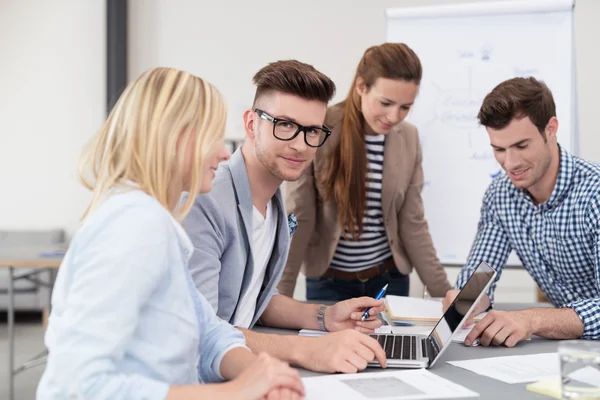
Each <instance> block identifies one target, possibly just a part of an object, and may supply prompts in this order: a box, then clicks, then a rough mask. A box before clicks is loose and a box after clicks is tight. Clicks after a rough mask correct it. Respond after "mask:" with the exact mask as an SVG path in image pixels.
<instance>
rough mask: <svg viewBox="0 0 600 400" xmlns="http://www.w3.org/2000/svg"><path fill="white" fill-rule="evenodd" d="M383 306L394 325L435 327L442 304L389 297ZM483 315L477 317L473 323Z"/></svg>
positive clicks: (414, 298)
mask: <svg viewBox="0 0 600 400" xmlns="http://www.w3.org/2000/svg"><path fill="white" fill-rule="evenodd" d="M385 304H386V309H387V312H388V313H389V316H390V319H391V320H392V322H393V324H394V325H435V324H436V323H437V322H438V321H439V319H440V318H441V317H442V315H443V308H442V307H443V306H442V303H441V302H440V301H437V300H427V299H419V298H416V297H405V296H393V295H389V296H386V297H385ZM484 315H485V314H480V315H478V316H477V317H475V321H479V320H480V319H481V318H483V316H484Z"/></svg>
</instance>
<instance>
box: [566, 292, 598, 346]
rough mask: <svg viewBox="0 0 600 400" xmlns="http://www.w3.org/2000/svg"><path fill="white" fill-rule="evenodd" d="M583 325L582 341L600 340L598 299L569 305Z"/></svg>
mask: <svg viewBox="0 0 600 400" xmlns="http://www.w3.org/2000/svg"><path fill="white" fill-rule="evenodd" d="M567 307H569V308H571V309H573V311H575V312H576V313H577V315H578V316H579V319H580V320H581V322H582V323H583V335H581V338H582V339H600V305H598V300H597V299H590V300H582V301H578V302H575V303H571V304H568V305H567Z"/></svg>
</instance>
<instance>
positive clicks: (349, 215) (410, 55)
mask: <svg viewBox="0 0 600 400" xmlns="http://www.w3.org/2000/svg"><path fill="white" fill-rule="evenodd" d="M421 76H422V68H421V62H420V61H419V58H418V57H417V55H416V54H415V52H414V51H413V50H412V49H410V48H409V47H408V46H407V45H405V44H403V43H384V44H382V45H379V46H373V47H370V48H368V49H367V50H366V51H365V53H364V54H363V57H362V59H361V60H360V63H359V64H358V67H357V68H356V75H355V76H354V81H353V82H352V86H351V87H350V91H349V92H348V95H347V96H346V99H345V100H344V102H343V104H344V116H343V119H342V127H341V131H340V135H341V136H340V144H339V146H338V147H337V148H336V149H334V150H333V152H332V154H331V158H330V162H329V168H328V171H327V174H326V175H325V178H324V179H323V182H322V183H323V185H324V187H325V188H327V189H326V190H327V191H328V193H327V194H326V198H331V197H333V199H334V200H335V202H336V204H337V210H338V221H339V223H340V224H341V226H342V229H343V227H344V226H347V228H348V230H349V232H350V234H351V235H352V238H353V239H355V240H356V239H358V236H359V235H360V234H361V233H362V231H363V214H364V211H365V205H366V197H367V195H366V188H365V180H366V175H367V154H366V151H365V138H364V130H365V126H364V124H365V119H364V116H363V114H362V111H361V106H360V105H361V102H360V96H359V95H358V93H357V91H356V85H357V80H358V78H359V77H360V78H361V79H362V80H363V81H364V84H365V86H366V88H367V90H369V89H370V88H371V86H372V85H373V84H374V83H375V81H376V80H377V78H387V79H400V80H403V81H407V82H415V83H417V84H419V83H420V82H421ZM388 157H393V155H392V154H390V155H388Z"/></svg>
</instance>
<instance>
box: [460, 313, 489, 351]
mask: <svg viewBox="0 0 600 400" xmlns="http://www.w3.org/2000/svg"><path fill="white" fill-rule="evenodd" d="M493 322H494V317H493V316H492V315H489V314H488V315H486V316H485V317H484V318H483V319H482V320H481V321H479V322H478V323H476V324H475V326H474V327H473V329H472V330H471V333H469V334H468V335H467V337H466V338H465V344H466V345H467V346H470V345H471V344H473V342H474V341H475V339H477V338H479V337H481V335H482V334H483V332H484V331H485V330H486V329H487V328H488V327H489V326H490V325H491V324H492V323H493Z"/></svg>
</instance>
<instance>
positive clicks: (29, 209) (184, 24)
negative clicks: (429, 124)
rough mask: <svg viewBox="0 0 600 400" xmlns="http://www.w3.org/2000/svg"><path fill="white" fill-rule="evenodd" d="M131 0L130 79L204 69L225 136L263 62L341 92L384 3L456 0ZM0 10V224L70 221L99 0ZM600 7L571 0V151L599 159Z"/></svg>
mask: <svg viewBox="0 0 600 400" xmlns="http://www.w3.org/2000/svg"><path fill="white" fill-rule="evenodd" d="M480 1H486V0H480ZM129 2H130V28H131V30H130V39H131V40H130V60H129V64H130V78H131V79H132V78H134V77H135V76H136V75H137V74H139V73H140V72H141V71H143V70H145V69H147V68H150V67H152V66H155V65H170V66H175V67H180V68H189V69H190V70H191V72H194V73H197V74H199V75H201V76H203V77H206V78H207V79H209V80H211V81H212V82H214V83H215V84H216V85H217V86H218V87H219V88H220V89H221V91H222V92H223V93H224V94H225V96H226V97H227V98H228V99H230V98H231V99H234V100H230V103H231V104H230V106H231V110H232V112H231V113H232V117H231V119H230V124H229V135H230V136H234V137H235V136H237V137H239V136H241V134H240V132H239V117H237V115H239V113H237V114H236V112H237V111H239V109H241V108H242V107H245V106H246V105H247V102H249V101H251V97H252V94H253V88H252V84H251V77H252V74H253V73H254V72H255V71H256V70H258V69H259V68H260V67H262V66H263V65H264V64H265V63H266V62H269V61H273V60H276V59H279V58H285V57H294V58H298V59H300V60H303V61H306V62H309V63H313V64H314V65H315V66H316V67H317V68H319V69H321V70H322V71H323V72H325V73H327V74H328V75H330V76H331V77H332V78H333V79H334V80H335V82H336V83H337V85H338V95H337V96H336V99H335V100H339V99H341V98H342V97H343V96H344V95H345V93H346V91H347V89H348V86H349V84H350V80H351V79H352V75H353V71H354V68H355V65H356V63H357V61H358V59H359V58H360V56H361V54H362V52H363V51H364V49H365V48H366V47H368V46H370V45H373V44H378V43H381V42H383V41H384V40H385V15H384V10H385V9H386V8H391V7H405V6H417V5H430V4H449V3H455V2H456V1H455V0H380V1H377V2H365V1H362V0H326V1H323V0H305V1H304V2H302V6H301V7H300V6H290V5H285V9H283V7H284V4H285V3H283V2H280V1H276V0H255V1H252V2H247V1H244V0H231V1H227V2H216V1H209V0H203V1H197V0H129ZM221 4H223V5H221ZM224 4H226V5H227V8H228V9H225V5H224ZM0 10H1V11H0V57H1V60H2V61H1V62H0V88H1V90H0V182H1V186H0V187H1V188H2V190H1V192H0V229H46V228H65V229H67V230H68V231H73V230H74V229H75V228H76V226H77V224H78V219H79V216H80V214H81V212H82V211H83V209H84V207H85V205H86V202H87V200H88V195H87V192H86V191H85V190H84V189H82V188H81V187H80V185H79V183H78V182H77V179H76V169H75V167H76V160H77V155H78V154H79V151H80V150H81V147H82V146H83V144H84V143H85V141H86V140H87V139H88V138H89V137H90V136H91V135H93V133H94V132H95V131H96V130H97V129H98V128H99V127H100V125H101V123H102V120H103V118H104V109H105V106H104V104H105V86H106V85H105V52H106V50H105V1H104V0H88V1H78V0H54V1H52V2H45V1H36V0H0ZM229 10H231V11H229ZM277 10H283V12H282V13H280V14H277ZM342 11H343V12H344V16H343V17H342V15H341V13H342ZM278 15H279V17H278ZM281 15H283V17H281ZM598 15H600V2H598V1H596V0H577V5H576V8H575V34H576V43H575V47H576V61H577V77H578V82H577V83H578V100H579V102H578V106H579V128H580V131H579V141H580V154H581V155H582V156H583V157H585V158H587V159H590V160H592V161H597V162H600V135H598V134H597V133H596V124H595V114H597V107H598V105H597V104H598V102H597V101H596V93H599V92H600V75H599V74H598V73H597V71H598V70H600V53H599V52H598V51H597V49H596V44H595V40H596V38H597V37H598V36H599V35H600V26H598V25H597V23H596V17H597V16H598ZM308 21H310V24H309V23H308ZM303 22H305V24H304V25H302V23H303ZM357 27H359V28H360V29H357ZM192 57H194V58H199V59H200V60H202V62H201V63H200V64H198V63H197V62H195V61H194V62H190V60H192ZM232 70H235V71H236V73H235V74H232V73H231V72H230V71H232ZM238 71H239V73H238ZM237 93H242V96H241V97H240V98H238V97H237V95H236V94H237ZM236 98H238V99H237V100H235V99H236ZM240 100H241V101H240Z"/></svg>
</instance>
